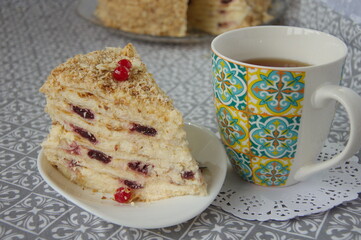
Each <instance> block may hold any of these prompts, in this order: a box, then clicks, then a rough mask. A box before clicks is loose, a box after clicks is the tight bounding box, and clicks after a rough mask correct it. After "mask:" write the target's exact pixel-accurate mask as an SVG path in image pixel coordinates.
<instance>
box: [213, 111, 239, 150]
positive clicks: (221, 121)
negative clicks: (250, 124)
mask: <svg viewBox="0 0 361 240" xmlns="http://www.w3.org/2000/svg"><path fill="white" fill-rule="evenodd" d="M217 121H218V126H219V128H220V131H221V136H223V139H224V141H225V142H226V143H227V144H229V145H234V144H235V143H238V142H239V141H241V140H242V139H244V138H245V137H246V132H245V130H244V129H243V128H242V127H241V126H240V125H239V124H238V119H237V118H236V117H233V116H232V114H231V113H230V112H229V111H228V110H227V109H226V108H224V107H221V108H219V109H218V111H217Z"/></svg>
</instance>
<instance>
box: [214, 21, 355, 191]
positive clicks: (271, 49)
mask: <svg viewBox="0 0 361 240" xmlns="http://www.w3.org/2000/svg"><path fill="white" fill-rule="evenodd" d="M212 51H213V53H212V71H213V90H214V102H215V107H216V114H217V121H218V126H219V129H220V133H221V138H222V141H223V143H224V145H225V147H226V150H227V154H228V157H229V159H230V161H231V163H232V166H233V168H234V169H235V171H236V172H237V173H238V174H239V175H240V176H241V177H242V178H243V179H244V180H246V181H248V182H251V183H255V184H258V185H262V186H287V185H292V184H294V183H297V182H299V181H302V180H304V179H306V178H308V177H309V176H310V175H312V174H314V173H316V172H319V171H322V170H325V169H328V168H330V167H332V166H334V165H335V164H337V163H338V162H340V161H342V160H345V159H347V158H349V157H351V156H352V155H353V154H355V153H356V152H357V151H358V150H359V149H360V147H361V97H360V96H359V95H357V94H356V93H355V92H353V91H352V90H351V89H349V88H345V87H341V86H338V84H339V82H340V79H341V73H342V68H343V63H344V61H345V58H346V54H347V47H346V45H345V44H344V43H343V42H342V41H341V40H340V39H338V38H336V37H334V36H331V35H329V34H326V33H322V32H318V31H314V30H310V29H304V28H296V27H287V26H258V27H249V28H242V29H237V30H234V31H230V32H226V33H224V34H221V35H219V36H217V37H216V38H215V39H214V40H213V41H212ZM249 59H261V60H263V61H265V60H267V61H270V63H272V62H274V61H275V60H272V59H281V60H282V61H283V59H287V62H288V61H291V60H292V61H298V62H302V63H307V64H309V65H304V66H302V65H301V66H297V67H292V66H286V67H284V66H281V67H277V66H261V65H255V64H252V63H247V62H249V61H248V60H249ZM271 65H273V63H272V64H271ZM336 101H338V102H340V103H341V104H342V105H343V106H344V107H345V109H346V111H347V113H348V116H349V120H350V136H349V140H348V143H347V145H346V146H345V148H344V150H343V151H342V152H341V153H340V154H339V155H337V156H335V157H333V158H332V159H330V160H328V161H325V162H317V161H316V158H317V155H318V154H319V153H320V151H321V149H322V147H323V144H324V140H325V139H326V138H327V135H328V132H329V128H330V125H331V122H332V120H333V115H334V110H335V102H336Z"/></svg>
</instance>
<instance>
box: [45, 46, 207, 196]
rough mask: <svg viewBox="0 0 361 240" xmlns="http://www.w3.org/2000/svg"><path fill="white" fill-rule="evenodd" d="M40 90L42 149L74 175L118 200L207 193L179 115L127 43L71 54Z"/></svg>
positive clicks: (81, 182)
mask: <svg viewBox="0 0 361 240" xmlns="http://www.w3.org/2000/svg"><path fill="white" fill-rule="evenodd" d="M40 91H41V92H43V93H44V94H45V95H46V100H47V104H46V111H47V112H48V113H49V115H50V117H51V119H52V128H51V130H50V134H49V136H48V137H47V139H46V140H45V141H44V143H43V144H42V147H43V153H44V155H45V157H46V158H47V159H48V161H50V163H51V164H52V165H53V166H55V167H56V168H57V169H58V170H59V171H60V172H61V173H62V174H63V175H65V176H66V177H67V178H69V179H70V180H71V181H73V182H75V183H76V184H78V185H80V186H83V187H87V188H90V189H93V190H94V191H98V192H103V193H112V194H114V198H115V200H117V201H119V202H131V201H152V200H158V199H163V198H169V197H174V196H181V195H206V183H205V181H204V180H203V177H202V175H201V172H200V170H199V167H198V164H197V162H196V161H195V159H193V158H192V155H191V153H190V150H189V148H188V142H187V140H186V135H185V131H184V129H183V119H182V115H181V113H180V112H179V111H178V110H177V109H175V108H174V106H173V104H172V101H171V99H170V98H169V97H168V96H167V95H166V94H165V93H164V92H163V91H162V90H161V89H160V88H159V87H158V85H157V84H156V82H155V80H154V79H153V77H152V75H151V74H150V73H148V72H147V69H146V66H145V65H144V63H143V62H142V61H141V59H140V58H139V56H138V54H137V53H136V50H135V48H134V47H133V46H132V45H131V44H128V45H127V46H126V47H125V48H123V49H121V48H106V49H105V50H102V51H95V52H91V53H88V54H85V55H77V56H75V57H74V58H71V59H69V60H68V61H66V62H65V63H63V64H61V65H59V66H58V67H56V68H55V69H54V70H53V71H52V72H51V74H50V76H49V77H48V79H47V81H46V82H45V84H44V85H43V86H42V87H41V89H40Z"/></svg>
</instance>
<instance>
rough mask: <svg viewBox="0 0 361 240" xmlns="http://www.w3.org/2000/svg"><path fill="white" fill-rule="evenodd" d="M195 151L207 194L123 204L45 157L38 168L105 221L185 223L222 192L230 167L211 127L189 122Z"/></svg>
mask: <svg viewBox="0 0 361 240" xmlns="http://www.w3.org/2000/svg"><path fill="white" fill-rule="evenodd" d="M185 130H186V132H187V138H188V141H189V146H190V148H191V151H192V154H193V156H194V157H195V159H197V161H198V162H199V163H200V165H201V166H204V167H206V169H204V171H203V173H204V176H205V179H206V181H207V184H208V195H207V196H204V197H199V196H182V197H174V198H169V199H165V200H160V201H154V202H150V203H135V204H134V205H131V204H121V203H117V202H116V201H114V200H110V199H101V197H102V196H103V195H99V194H97V193H93V192H92V191H90V190H83V189H82V188H81V187H79V186H78V185H76V184H74V183H72V182H70V181H69V180H68V179H67V178H65V177H64V176H63V175H62V174H61V173H59V172H58V171H57V170H56V169H55V168H54V167H52V166H51V165H50V164H49V162H48V161H47V160H46V159H45V157H44V156H43V154H42V152H40V154H39V157H38V169H39V172H40V174H41V176H42V177H43V178H44V180H45V181H46V182H47V183H48V184H49V185H50V186H51V187H52V188H53V189H55V190H56V191H57V192H59V193H60V194H61V195H63V196H64V197H65V198H67V199H68V200H69V201H71V202H73V203H74V204H76V205H78V206H79V207H81V208H83V209H84V210H86V211H88V212H91V213H93V214H94V215H96V216H98V217H100V218H103V219H104V220H106V221H109V222H112V223H115V224H119V225H123V226H127V227H134V228H161V227H168V226H172V225H176V224H179V223H182V222H185V221H187V220H189V219H191V218H193V217H195V216H197V215H198V214H200V213H201V212H202V211H204V210H205V209H206V208H207V207H208V206H209V205H210V204H211V203H212V202H213V200H214V199H215V198H216V196H217V194H218V192H219V191H220V189H221V187H222V185H223V182H224V179H225V176H226V170H227V161H228V159H227V155H226V153H225V151H224V148H223V145H222V144H221V142H220V141H219V139H218V138H217V137H216V136H215V135H214V134H213V133H212V132H210V131H209V130H207V129H205V128H203V127H200V126H196V125H193V124H186V125H185Z"/></svg>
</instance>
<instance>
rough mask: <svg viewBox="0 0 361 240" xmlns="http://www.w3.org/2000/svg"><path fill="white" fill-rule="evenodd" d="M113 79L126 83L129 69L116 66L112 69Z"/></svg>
mask: <svg viewBox="0 0 361 240" xmlns="http://www.w3.org/2000/svg"><path fill="white" fill-rule="evenodd" d="M113 77H114V79H115V80H116V81H119V82H122V81H126V80H128V78H129V69H128V68H126V67H124V66H118V67H116V68H115V69H114V72H113Z"/></svg>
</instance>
